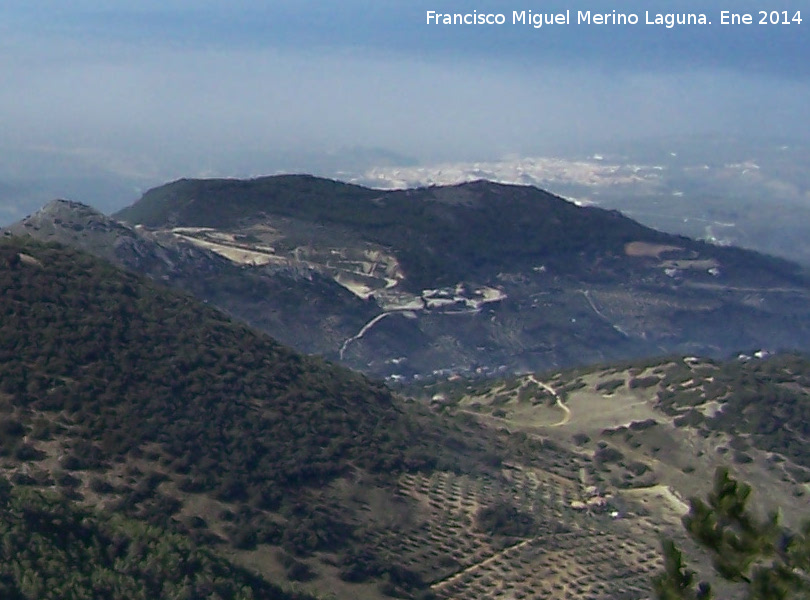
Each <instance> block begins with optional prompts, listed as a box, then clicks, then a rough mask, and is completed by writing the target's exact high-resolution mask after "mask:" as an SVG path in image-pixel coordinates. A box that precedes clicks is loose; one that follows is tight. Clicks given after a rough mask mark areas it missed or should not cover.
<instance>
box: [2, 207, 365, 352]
mask: <svg viewBox="0 0 810 600" xmlns="http://www.w3.org/2000/svg"><path fill="white" fill-rule="evenodd" d="M5 232H6V235H8V234H14V235H22V236H24V235H30V236H32V237H33V238H35V239H38V240H40V241H44V242H58V243H61V244H66V245H68V246H72V247H74V248H77V249H80V250H83V251H85V252H89V253H91V254H94V255H95V256H98V257H100V258H103V259H105V260H108V261H110V262H112V263H114V264H116V265H118V266H120V267H123V268H125V269H128V270H130V271H133V272H136V273H140V274H143V275H146V276H148V277H149V278H151V279H153V280H155V281H158V282H161V283H164V284H167V285H170V286H172V287H175V288H178V289H180V290H183V291H185V292H188V293H190V294H192V295H194V296H196V297H197V298H200V299H202V300H205V301H206V302H210V303H212V304H214V305H215V306H219V307H221V308H223V309H225V310H226V311H227V312H229V313H231V314H235V315H239V316H240V317H241V318H242V319H243V320H246V321H247V322H249V323H251V324H252V325H253V326H255V327H257V328H259V329H261V330H264V331H267V332H269V333H271V334H272V335H273V337H275V338H276V339H277V340H279V341H281V342H282V343H285V344H287V345H293V346H294V347H295V348H296V349H298V350H299V351H302V352H306V353H309V354H329V353H331V352H333V350H334V348H336V347H338V346H339V345H340V344H341V343H342V342H343V340H345V339H346V338H347V337H350V336H351V335H353V334H354V332H356V331H357V330H358V329H359V328H360V327H362V326H363V324H364V323H365V322H366V321H368V320H369V319H370V318H372V317H373V316H374V314H375V313H374V311H373V310H372V309H371V308H370V307H369V306H368V305H367V303H365V302H364V301H362V300H361V299H359V298H357V297H356V296H355V295H354V294H352V293H351V292H349V291H348V290H346V289H345V288H344V287H342V286H341V285H339V284H337V283H336V282H334V281H333V280H332V279H331V278H328V277H324V276H322V275H320V274H319V273H316V272H312V271H309V270H306V269H301V268H296V267H294V266H292V267H287V266H285V265H279V266H278V267H277V268H264V269H249V268H245V267H244V266H243V265H242V264H241V263H240V262H239V261H232V260H230V259H229V258H228V257H225V256H222V255H220V254H217V253H215V252H211V251H210V250H209V249H207V248H204V247H200V246H198V245H196V244H193V243H191V242H189V241H187V240H185V239H183V238H181V237H179V236H176V235H174V234H172V233H163V232H151V231H147V230H145V229H144V228H140V227H139V228H133V227H129V226H127V225H125V224H123V223H120V222H118V221H116V220H114V219H111V218H110V217H107V216H106V215H103V214H102V213H100V212H98V211H97V210H95V209H93V208H91V207H89V206H86V205H84V204H81V203H79V202H70V201H66V200H54V201H53V202H51V203H49V204H48V205H46V206H44V207H43V208H42V209H41V210H39V211H37V212H36V213H34V214H33V215H30V216H29V217H27V218H26V219H24V220H23V221H21V222H19V223H17V224H14V225H12V226H10V227H8V228H7V229H6V230H5ZM247 254H248V255H249V253H247ZM232 257H233V256H231V258H232Z"/></svg>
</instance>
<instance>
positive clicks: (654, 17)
mask: <svg viewBox="0 0 810 600" xmlns="http://www.w3.org/2000/svg"><path fill="white" fill-rule="evenodd" d="M571 13H572V11H571V10H570V9H569V10H566V11H565V12H559V13H538V12H533V11H531V10H513V11H512V19H511V24H512V25H531V26H532V27H534V28H535V29H540V28H541V27H543V26H544V25H570V24H571V23H576V24H577V25H638V24H639V23H643V24H645V25H663V26H665V27H666V28H667V29H671V28H673V27H675V26H676V25H709V24H710V22H709V20H708V17H707V16H706V15H705V14H703V13H651V12H650V11H645V12H644V21H642V20H641V18H640V17H639V16H638V14H636V13H620V12H616V11H615V10H613V11H611V12H607V13H604V12H593V11H590V10H578V11H576V21H573V20H572V19H571ZM506 23H507V17H506V15H505V14H503V13H479V12H478V11H476V10H474V11H472V12H469V13H440V12H436V11H435V10H429V11H427V24H428V25H505V24H506Z"/></svg>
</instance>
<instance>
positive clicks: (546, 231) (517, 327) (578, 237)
mask: <svg viewBox="0 0 810 600" xmlns="http://www.w3.org/2000/svg"><path fill="white" fill-rule="evenodd" d="M116 217H117V218H120V219H122V220H124V221H127V222H129V223H131V224H132V226H128V225H125V224H123V223H121V222H118V221H114V220H112V219H110V218H107V217H104V216H103V215H101V214H99V213H96V212H95V211H92V209H89V208H88V207H85V206H82V205H78V204H76V203H67V202H64V201H57V202H55V203H52V204H51V205H49V206H48V207H46V208H45V209H43V210H42V211H40V212H39V213H37V214H36V215H33V216H32V217H29V218H28V219H26V220H24V221H22V222H21V223H18V224H17V225H15V226H13V227H12V228H11V230H12V231H16V232H27V233H30V234H32V235H34V236H35V237H38V238H40V239H53V240H57V241H61V242H63V243H67V244H72V245H77V246H80V247H82V248H84V249H86V250H89V251H91V252H93V253H95V254H97V255H99V256H103V257H105V258H108V259H109V260H112V261H114V262H117V263H118V264H121V265H124V266H126V267H128V268H130V269H133V270H136V271H139V272H142V273H145V274H147V275H149V276H150V277H153V278H160V279H163V280H165V281H166V282H167V283H169V284H171V285H175V286H178V287H181V288H182V289H185V290H187V291H189V292H191V293H193V294H195V295H197V296H199V297H201V298H203V299H205V300H208V301H209V302H211V303H214V304H216V305H217V306H219V307H221V308H223V309H224V310H226V311H227V312H229V313H230V314H232V315H235V316H237V317H239V318H242V319H244V320H246V321H247V322H249V323H251V324H252V325H254V326H256V327H259V328H261V329H263V330H265V331H267V332H268V333H270V334H271V335H274V336H276V337H277V338H279V339H280V340H281V341H283V342H285V343H288V344H290V345H292V346H294V347H295V348H297V349H300V350H303V351H305V352H316V353H321V354H324V355H325V356H327V357H329V358H332V359H335V360H342V361H344V362H345V363H347V364H348V365H350V366H352V367H354V368H357V369H360V370H362V371H364V372H367V373H371V374H374V375H379V376H388V377H411V376H413V375H420V376H424V375H428V374H431V373H434V372H437V371H438V372H469V371H479V372H489V373H492V372H502V371H521V370H539V369H549V368H555V367H558V366H566V365H573V364H582V363H593V362H598V361H608V360H616V359H621V358H628V357H636V356H643V355H651V354H665V353H675V352H681V353H695V354H708V355H725V354H730V353H732V352H736V351H739V350H748V349H750V348H761V347H766V348H799V349H807V348H808V347H810V341H809V340H810V335H808V333H810V309H809V308H808V303H807V298H808V294H810V287H809V286H808V283H807V280H806V278H805V276H804V274H803V273H802V272H801V271H800V269H799V267H797V266H796V265H793V264H791V263H788V262H785V261H782V260H779V259H774V258H771V257H767V256H763V255H760V254H757V253H755V252H751V251H744V250H739V249H735V248H721V247H717V246H712V245H709V244H706V243H702V242H696V241H694V240H690V239H688V238H684V237H680V236H673V235H668V234H664V233H661V232H658V231H654V230H652V229H649V228H646V227H643V226H642V225H640V224H638V223H636V222H634V221H632V220H630V219H627V218H625V217H623V216H622V215H621V214H619V213H617V212H615V211H605V210H601V209H596V208H583V207H578V206H575V205H573V204H571V203H569V202H566V201H565V200H563V199H561V198H558V197H556V196H553V195H551V194H548V193H546V192H543V191H541V190H537V189H535V188H529V187H521V186H507V185H499V184H493V183H489V182H474V183H470V184H464V185H460V186H452V187H435V188H422V189H416V190H403V191H395V192H381V191H379V190H372V189H368V188H363V187H359V186H352V185H348V184H343V183H339V182H335V181H329V180H324V179H318V178H314V177H309V176H279V177H269V178H261V179H256V180H251V181H237V180H181V181H178V182H175V183H171V184H167V185H166V186H162V187H160V188H156V189H155V190H151V191H150V192H147V194H145V195H144V197H143V198H142V199H141V200H140V201H139V202H137V203H135V204H134V205H133V206H132V207H130V208H128V209H125V210H124V211H121V212H120V213H118V215H116Z"/></svg>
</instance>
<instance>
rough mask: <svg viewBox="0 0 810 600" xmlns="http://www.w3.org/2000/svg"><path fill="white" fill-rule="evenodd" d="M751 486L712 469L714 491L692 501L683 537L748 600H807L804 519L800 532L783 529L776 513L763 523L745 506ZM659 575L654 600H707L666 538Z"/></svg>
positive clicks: (809, 579)
mask: <svg viewBox="0 0 810 600" xmlns="http://www.w3.org/2000/svg"><path fill="white" fill-rule="evenodd" d="M751 491H752V490H751V486H750V485H748V484H746V483H741V482H738V481H737V480H735V479H734V478H732V477H731V476H730V475H729V471H728V469H725V468H721V469H718V471H717V473H716V475H715V481H714V489H713V491H712V492H711V493H710V494H709V496H708V498H707V500H706V501H705V502H704V501H703V500H700V499H697V498H696V499H693V500H691V502H690V509H689V514H688V515H686V516H685V517H684V519H683V522H684V527H685V528H686V531H687V532H688V533H689V536H690V537H691V538H692V539H693V540H695V541H696V542H697V543H698V544H699V545H700V546H701V547H703V548H705V549H706V550H707V551H708V552H709V553H710V554H711V557H712V566H713V568H714V571H715V573H716V574H717V575H718V576H719V577H721V578H722V579H724V580H726V581H728V582H732V583H735V584H738V585H739V586H741V587H742V588H744V594H745V598H746V599H748V600H798V599H806V598H810V521H808V522H807V523H806V524H805V525H804V526H803V527H802V528H801V530H800V531H798V532H793V531H789V530H787V529H785V528H784V527H782V526H781V525H780V523H779V516H778V514H776V513H774V514H771V515H770V516H768V517H767V518H765V519H758V518H757V517H755V516H754V515H752V513H751V511H750V509H749V508H748V507H747V502H748V499H749V496H750V494H751ZM663 551H664V565H665V568H664V572H663V573H661V574H660V575H659V576H657V577H656V578H655V580H654V588H655V591H656V594H657V596H658V598H659V599H660V600H709V599H711V598H713V597H714V595H713V592H712V589H711V586H710V585H709V584H708V583H707V582H699V581H698V577H697V575H696V573H695V571H693V570H691V569H689V568H688V566H687V565H686V564H685V562H684V560H683V555H682V553H681V551H680V550H679V549H678V548H677V546H676V545H675V544H674V543H673V542H672V541H670V540H665V541H664V542H663Z"/></svg>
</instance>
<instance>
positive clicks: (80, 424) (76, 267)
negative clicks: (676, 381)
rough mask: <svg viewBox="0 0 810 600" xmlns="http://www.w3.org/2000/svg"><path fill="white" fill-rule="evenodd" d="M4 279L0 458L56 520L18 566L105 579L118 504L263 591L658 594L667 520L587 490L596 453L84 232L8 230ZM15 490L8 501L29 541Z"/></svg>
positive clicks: (217, 569)
mask: <svg viewBox="0 0 810 600" xmlns="http://www.w3.org/2000/svg"><path fill="white" fill-rule="evenodd" d="M0 285H2V287H3V289H4V294H3V295H2V297H0V314H2V315H3V319H2V322H0V431H2V436H1V437H0V440H2V445H1V447H0V468H2V473H1V474H2V475H3V476H5V477H6V478H7V479H8V480H9V481H10V482H11V483H12V484H13V486H14V487H13V489H12V495H13V498H28V500H25V502H29V503H32V504H34V505H37V506H40V505H41V506H44V508H42V512H41V515H42V516H41V517H37V519H38V521H37V523H41V524H42V523H44V524H45V525H43V526H44V527H45V529H48V527H49V526H47V523H48V522H49V519H51V517H50V516H48V515H51V514H54V511H56V514H61V515H62V516H61V517H59V519H60V523H62V525H60V527H62V528H63V531H64V536H66V538H65V539H63V538H61V537H59V536H61V535H63V534H61V533H57V534H55V535H56V536H57V537H56V538H55V539H51V538H48V539H46V540H43V541H42V543H39V542H37V545H36V546H35V547H34V548H33V549H32V554H31V555H30V559H26V560H28V562H27V563H26V564H27V565H29V566H30V567H28V568H34V569H36V568H37V567H36V566H35V565H37V564H40V563H39V562H38V561H40V560H46V561H50V560H51V559H50V558H47V557H49V556H54V555H58V556H61V554H60V552H62V550H63V549H64V548H68V547H69V548H71V549H70V550H69V552H71V553H72V554H70V556H76V557H86V559H87V560H88V561H90V563H91V564H90V565H88V567H87V571H82V573H83V575H81V577H88V578H90V579H91V580H92V581H95V579H94V577H95V578H98V577H101V578H102V579H103V578H104V577H106V575H103V574H104V573H106V572H107V571H108V570H109V568H110V564H111V561H112V562H113V564H115V560H116V557H117V556H118V555H117V554H116V553H117V552H118V551H117V550H115V549H114V548H108V547H107V543H106V541H105V540H106V539H108V537H110V536H112V537H113V538H115V536H116V534H115V533H114V531H115V530H116V527H118V526H119V524H120V523H122V522H119V521H114V520H113V521H110V522H108V521H107V519H110V518H111V517H109V514H110V513H115V514H116V515H118V517H116V518H124V519H127V522H130V523H135V522H138V523H140V524H141V525H140V526H141V527H144V526H145V525H144V524H149V526H151V527H158V528H161V529H165V530H168V531H169V532H171V535H172V536H174V535H179V536H185V537H179V538H175V537H166V538H165V539H166V540H167V543H169V542H170V543H171V544H174V543H175V541H176V543H177V545H178V546H177V547H179V548H180V549H181V550H180V554H181V556H188V554H187V553H186V554H183V553H184V552H186V551H185V550H182V548H183V547H188V548H191V550H189V552H197V551H200V552H202V553H203V555H204V556H208V554H205V553H208V552H211V553H213V554H212V555H211V559H210V560H216V561H229V562H230V566H229V565H228V564H226V563H223V562H217V563H215V564H214V563H210V564H211V565H212V566H211V568H212V569H213V571H210V573H211V575H210V576H211V577H213V578H214V579H216V578H217V577H219V575H218V573H222V572H225V571H222V569H226V570H227V569H230V570H232V572H234V573H237V574H238V573H243V574H244V577H247V578H248V579H245V580H244V581H246V582H248V583H249V581H250V577H256V578H258V580H257V581H256V582H254V583H255V585H254V584H250V585H251V586H252V589H254V594H255V596H257V597H261V595H260V591H261V590H262V589H265V588H263V587H262V586H269V587H267V588H266V589H271V590H275V589H277V588H275V587H273V586H274V585H283V586H290V585H292V584H295V585H297V586H302V587H300V588H299V589H302V590H303V591H305V592H306V593H311V594H315V595H321V596H324V595H329V594H334V595H335V596H336V597H338V598H350V597H351V598H364V599H365V598H367V599H377V598H382V597H384V596H394V597H406V598H417V597H423V598H428V597H437V598H442V599H450V598H472V597H475V598H497V597H501V596H502V595H503V594H504V593H508V594H514V595H518V596H528V595H530V594H540V595H541V596H542V595H545V596H548V595H554V594H556V593H558V592H559V591H560V590H569V592H568V593H569V595H571V596H572V597H577V598H578V597H583V598H584V597H594V598H604V599H607V598H614V597H626V598H643V597H645V596H646V595H647V594H648V593H649V586H650V576H651V574H652V573H653V572H655V571H656V570H657V569H658V568H659V566H660V561H659V558H658V549H657V543H656V541H655V540H656V536H657V535H658V532H661V531H669V530H670V527H671V526H672V524H671V522H670V521H667V520H666V519H663V520H662V519H659V518H658V515H652V516H651V515H650V513H649V511H647V510H646V509H645V508H644V507H643V506H642V505H641V504H637V503H633V502H632V500H628V501H623V503H622V505H621V507H622V508H621V510H622V511H623V512H622V514H623V518H621V519H615V518H614V517H613V516H611V510H613V509H612V508H609V507H610V506H612V505H605V506H603V507H602V508H600V509H599V510H593V511H585V512H583V511H581V510H580V509H579V508H577V506H578V505H577V503H578V502H582V501H583V499H587V498H589V497H590V496H589V491H588V489H587V487H586V484H585V483H583V481H582V480H581V478H580V472H581V471H582V469H583V468H586V467H587V465H588V464H589V463H590V462H591V460H592V459H591V458H590V457H588V456H587V455H586V454H582V453H580V452H578V451H577V450H576V448H567V447H565V446H563V445H560V444H557V443H554V442H552V441H551V440H550V439H549V438H548V436H545V435H542V436H534V435H507V432H506V431H499V430H498V429H491V428H489V427H488V426H486V425H483V424H481V423H478V422H476V421H475V420H474V419H470V418H469V417H468V416H464V415H459V417H458V418H447V417H444V416H441V415H437V414H435V413H434V412H433V411H431V410H430V409H429V408H428V407H427V406H425V405H424V404H422V403H419V402H413V401H406V400H404V399H401V398H398V397H396V396H394V395H392V394H391V393H390V392H389V391H388V390H387V389H385V388H383V387H381V386H380V385H378V384H374V383H371V382H369V381H368V380H366V379H364V378H363V377H361V376H359V375H355V374H353V373H350V372H348V371H345V370H343V369H342V368H338V367H334V366H330V365H328V364H325V363H323V362H322V361H319V360H317V359H312V358H307V357H302V356H300V355H298V354H295V353H294V352H292V351H290V350H287V349H286V348H284V347H282V346H280V345H279V344H277V343H276V342H274V341H273V340H271V339H270V338H267V337H266V336H263V335H260V334H256V333H254V332H253V331H251V330H250V329H248V328H247V327H245V326H244V325H240V324H237V323H234V322H232V321H230V320H229V319H227V318H226V317H225V316H224V315H223V314H222V313H220V312H218V311H216V310H214V309H211V308H208V307H205V306H202V305H200V304H198V303H197V302H196V301H194V300H193V299H192V298H190V297H188V296H182V295H177V294H175V293H171V292H169V291H167V290H164V289H162V288H160V287H159V286H156V285H154V284H153V283H150V282H149V281H148V280H146V279H143V278H141V277H139V276H136V275H133V274H131V273H126V272H123V271H120V270H118V269H115V268H113V267H112V266H111V265H109V264H108V263H105V262H102V261H100V260H98V259H95V258H93V257H91V256H89V255H86V254H82V253H79V252H77V251H75V250H69V249H66V248H64V247H60V246H56V245H43V244H40V243H34V242H32V241H30V240H22V239H19V238H6V239H5V240H4V241H3V242H2V243H0ZM25 488H32V489H33V490H42V491H44V492H46V493H48V494H52V493H56V494H57V498H56V499H54V500H53V501H54V502H56V503H57V504H56V505H53V504H52V501H51V500H48V499H47V497H45V499H44V500H39V499H38V497H37V496H25V495H24V494H26V493H28V492H27V491H26V490H25ZM14 502H18V501H17V500H12V504H9V506H10V512H8V513H3V514H1V515H0V519H5V521H3V522H7V523H9V527H11V528H12V529H13V530H15V531H26V532H27V533H21V534H20V535H26V536H28V537H29V538H31V539H40V538H39V537H37V536H39V535H40V533H38V532H39V529H37V527H38V525H36V523H28V524H27V525H26V523H23V522H21V521H20V518H21V513H20V511H19V509H18V508H15V507H17V506H19V504H14ZM43 502H44V504H43ZM64 502H67V503H68V504H66V505H65V504H60V503H64ZM48 506H54V507H55V508H48ZM60 506H63V507H65V508H59V507H60ZM37 510H39V509H37ZM59 511H62V512H61V513H60V512H59ZM65 511H67V512H65ZM76 511H78V512H76ZM81 511H92V512H90V513H86V512H81ZM74 514H75V515H79V516H77V517H75V518H74V517H73V516H71V515H74ZM22 518H24V513H23V515H22ZM78 521H80V522H82V523H85V524H86V527H88V528H90V530H82V531H85V533H86V535H85V534H81V535H79V533H71V532H73V530H74V526H73V525H72V523H76V522H78ZM29 526H30V528H29V529H24V527H29ZM122 526H124V527H125V528H126V527H129V525H125V524H124V525H122ZM133 526H134V525H133ZM21 528H22V529H21ZM110 528H112V529H110ZM111 531H113V533H110V532H111ZM156 531H158V530H151V529H144V530H143V532H144V535H146V536H147V538H148V539H154V536H155V535H158V536H162V537H165V535H164V534H160V533H156ZM96 532H97V533H96ZM150 532H151V533H150ZM138 535H141V534H138ZM149 536H153V537H151V538H150V537H149ZM60 540H61V541H60ZM81 540H87V541H86V543H85V542H81ZM94 540H99V541H94ZM173 540H174V541H173ZM184 540H185V541H184ZM122 543H123V542H122ZM132 543H133V544H135V545H137V542H132ZM151 543H152V542H148V544H151ZM76 544H78V545H76ZM82 544H84V545H82ZM14 547H16V546H14ZM10 548H13V547H11V546H10ZM594 548H601V549H602V550H603V552H601V553H596V554H594V552H593V549H594ZM34 550H35V551H34ZM9 551H11V550H9ZM65 551H67V550H65ZM122 552H123V550H122ZM174 552H175V550H173V549H171V548H169V547H168V546H167V547H166V550H165V553H164V554H161V556H165V559H164V558H161V559H160V561H164V560H168V561H171V560H175V559H173V558H169V557H171V556H175V554H174ZM105 553H106V554H105ZM203 555H200V556H203ZM195 556H196V555H195ZM40 557H42V558H40ZM59 560H63V559H59ZM65 560H66V559H65ZM77 560H84V559H83V558H77ZM144 560H148V558H144ZM177 560H180V559H179V558H178V559H177ZM183 560H185V559H183ZM201 560H202V559H201ZM207 560H209V559H207V558H206V559H205V561H207ZM94 561H96V562H97V563H98V564H97V566H94V565H95V564H96V562H94ZM160 561H158V562H160ZM205 561H203V562H205ZM55 564H56V563H55ZM60 564H65V565H66V566H68V567H69V565H70V563H69V561H67V562H65V561H64V560H63V562H62V563H60ZM137 564H138V563H137V561H136V562H135V563H133V568H134V569H136V570H137V568H139V567H137ZM206 564H209V563H206ZM216 565H220V566H216ZM58 568H59V567H56V566H54V567H53V569H58ZM50 572H51V571H48V573H50ZM93 573H97V574H96V575H93ZM127 573H133V571H132V570H129V571H122V572H121V573H120V575H121V576H122V577H124V578H126V577H129V575H127ZM78 576H79V575H77V577H78ZM242 576H243V575H237V577H242ZM43 577H46V575H43ZM47 577H50V575H47ZM200 577H201V581H203V580H205V578H206V577H208V575H202V574H201V575H200ZM15 581H22V580H15ZM129 581H131V580H129ZM4 582H6V583H8V582H7V581H6V580H4ZM268 582H273V583H272V585H271V583H268ZM8 584H9V585H12V584H13V585H14V586H17V583H14V582H11V583H8ZM20 585H22V584H20ZM25 585H29V584H28V583H26V584H25ZM49 585H50V584H49ZM55 585H56V584H55ZM82 585H84V584H82ZM93 585H95V584H93ZM121 585H130V584H129V583H127V584H124V583H122V584H121ZM132 585H135V584H132ZM167 585H169V584H168V583H167ZM178 585H181V583H178ZM182 585H185V584H182ZM18 587H19V586H18ZM9 589H17V588H15V587H10V588H9ZM20 589H22V588H20ZM26 589H27V588H26ZM32 589H33V588H32ZM138 593H139V592H138ZM136 596H137V594H136V593H135V592H133V594H132V597H136ZM225 596H227V594H225ZM28 597H31V596H28Z"/></svg>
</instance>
